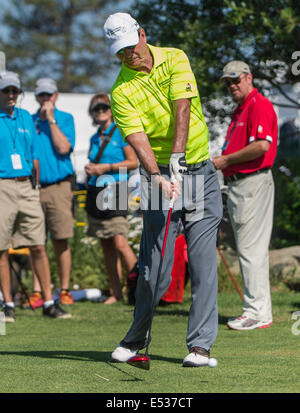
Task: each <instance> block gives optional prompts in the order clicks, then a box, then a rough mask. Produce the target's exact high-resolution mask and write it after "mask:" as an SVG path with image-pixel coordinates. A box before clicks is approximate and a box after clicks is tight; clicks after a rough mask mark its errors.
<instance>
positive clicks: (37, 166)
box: [33, 159, 40, 189]
mask: <svg viewBox="0 0 300 413" xmlns="http://www.w3.org/2000/svg"><path fill="white" fill-rule="evenodd" d="M33 169H34V172H33V173H34V182H33V185H34V188H35V189H36V188H37V187H39V185H40V163H39V160H38V159H34V160H33Z"/></svg>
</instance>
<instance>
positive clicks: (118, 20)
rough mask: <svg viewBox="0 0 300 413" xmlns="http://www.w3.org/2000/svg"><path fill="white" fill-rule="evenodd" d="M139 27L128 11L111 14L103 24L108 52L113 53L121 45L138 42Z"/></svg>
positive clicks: (120, 47) (133, 44)
mask: <svg viewBox="0 0 300 413" xmlns="http://www.w3.org/2000/svg"><path fill="white" fill-rule="evenodd" d="M139 27H140V26H139V24H138V22H137V21H136V20H134V18H133V17H131V16H130V14H128V13H115V14H111V15H110V16H109V17H108V18H107V20H106V22H105V24H104V33H105V37H106V39H107V43H108V46H109V52H110V54H111V55H114V54H116V53H117V52H118V51H119V50H121V49H123V47H128V46H135V45H136V44H138V42H139V34H138V29H139Z"/></svg>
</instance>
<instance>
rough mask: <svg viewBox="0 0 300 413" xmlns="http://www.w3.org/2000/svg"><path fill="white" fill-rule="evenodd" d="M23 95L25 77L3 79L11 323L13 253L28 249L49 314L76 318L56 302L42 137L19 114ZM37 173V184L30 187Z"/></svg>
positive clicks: (4, 267) (4, 224) (4, 265)
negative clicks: (42, 186)
mask: <svg viewBox="0 0 300 413" xmlns="http://www.w3.org/2000/svg"><path fill="white" fill-rule="evenodd" d="M20 93H21V83H20V79H19V76H18V75H17V74H16V73H14V72H1V73H0V147H1V151H0V285H1V290H2V293H3V296H4V301H5V307H4V315H5V321H6V322H14V321H15V311H14V303H13V299H12V296H11V293H10V268H9V259H8V250H9V248H10V246H12V247H13V248H21V247H28V248H29V250H30V253H31V257H32V265H33V269H34V271H35V273H36V275H37V278H38V280H39V283H40V285H41V291H42V293H43V296H44V305H43V314H44V315H46V316H50V317H54V318H70V317H71V315H70V314H68V313H66V312H65V311H63V310H62V309H61V308H60V307H59V306H58V305H57V304H56V303H54V301H53V300H52V292H51V282H50V269H49V262H48V257H47V253H46V249H45V224H44V216H43V211H42V208H41V204H40V197H39V189H38V187H39V185H38V183H39V173H38V158H37V153H36V139H37V135H36V131H35V127H34V123H33V121H32V118H31V116H30V114H29V113H28V112H27V111H26V110H24V109H20V108H16V107H15V105H16V102H17V99H18V96H19V94H20ZM33 167H34V168H35V170H36V171H37V173H36V175H37V182H36V183H35V184H34V188H33V185H32V183H31V181H30V178H31V174H32V170H33Z"/></svg>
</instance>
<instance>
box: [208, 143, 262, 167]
mask: <svg viewBox="0 0 300 413" xmlns="http://www.w3.org/2000/svg"><path fill="white" fill-rule="evenodd" d="M269 148H270V143H269V142H268V141H267V140H264V139H263V140H262V139H260V140H257V141H255V142H252V143H250V144H249V145H247V146H245V148H243V149H241V150H239V151H237V152H234V153H230V154H228V155H220V156H216V157H215V158H213V159H212V162H213V164H214V165H215V168H216V169H225V168H227V167H228V166H230V165H235V164H238V163H244V162H248V161H252V160H253V159H256V158H259V157H261V156H262V155H264V154H265V153H266V152H268V150H269Z"/></svg>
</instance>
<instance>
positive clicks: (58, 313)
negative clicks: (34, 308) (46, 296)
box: [43, 303, 72, 318]
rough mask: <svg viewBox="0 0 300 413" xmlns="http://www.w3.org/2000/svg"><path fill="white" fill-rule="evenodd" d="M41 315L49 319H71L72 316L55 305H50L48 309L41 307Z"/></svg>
mask: <svg viewBox="0 0 300 413" xmlns="http://www.w3.org/2000/svg"><path fill="white" fill-rule="evenodd" d="M43 315H45V316H48V317H51V318H71V317H72V314H70V313H67V312H66V311H64V310H63V309H62V308H60V306H59V305H58V304H57V303H54V304H52V305H50V306H49V307H47V308H45V307H43Z"/></svg>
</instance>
